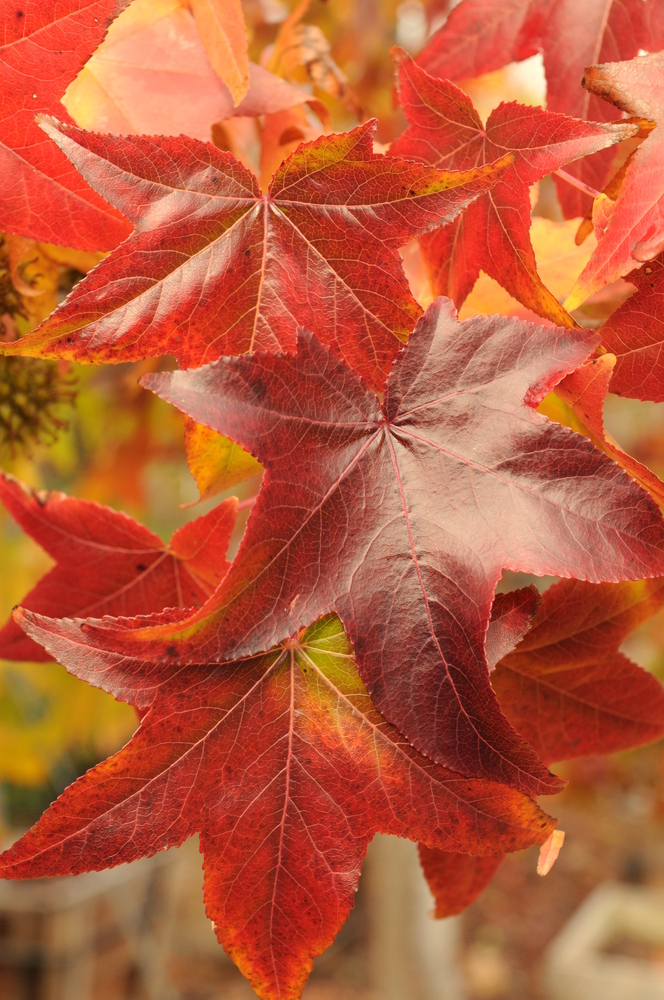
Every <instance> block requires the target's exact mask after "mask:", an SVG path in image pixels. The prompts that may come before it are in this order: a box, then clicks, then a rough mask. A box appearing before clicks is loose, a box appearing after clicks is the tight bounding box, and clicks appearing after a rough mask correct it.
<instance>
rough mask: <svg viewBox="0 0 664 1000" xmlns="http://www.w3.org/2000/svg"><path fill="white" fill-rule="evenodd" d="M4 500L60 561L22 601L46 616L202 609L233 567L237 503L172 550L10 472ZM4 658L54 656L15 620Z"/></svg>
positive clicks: (213, 514)
mask: <svg viewBox="0 0 664 1000" xmlns="http://www.w3.org/2000/svg"><path fill="white" fill-rule="evenodd" d="M0 501H2V503H3V504H4V506H5V508H6V509H7V510H8V511H9V513H10V514H11V515H12V517H13V518H14V520H15V521H16V522H17V523H18V524H20V526H21V527H22V528H23V530H24V531H25V532H26V533H27V534H28V535H30V537H31V538H33V539H34V540H35V541H36V542H37V543H38V544H39V545H41V547H42V548H43V549H44V550H45V551H46V552H48V554H49V555H50V556H51V557H52V558H53V559H54V560H55V562H56V565H55V566H54V567H53V569H52V570H50V572H48V573H47V574H46V576H44V577H42V579H41V580H40V581H39V583H38V584H37V585H36V587H34V589H33V590H31V591H30V593H28V594H26V596H25V597H24V598H23V601H22V602H21V603H22V605H23V607H25V608H29V609H30V610H31V611H36V612H38V613H39V614H42V615H49V616H50V617H53V618H75V617H87V616H93V617H99V618H101V617H102V616H103V615H146V614H150V613H151V612H154V611H162V610H163V609H164V608H195V607H200V606H201V604H204V603H205V601H206V600H207V599H208V598H209V597H210V595H211V594H212V593H213V591H214V589H215V587H216V586H217V584H219V583H220V581H221V580H222V579H223V577H224V576H225V575H226V572H227V570H228V567H229V563H228V562H227V560H226V550H227V548H228V542H229V539H230V534H231V531H232V530H233V526H234V524H235V517H236V513H237V500H236V498H235V497H231V498H230V499H229V500H225V501H224V502H223V503H221V504H219V506H218V507H215V508H214V509H213V510H212V511H210V513H208V514H205V515H204V516H203V517H199V518H197V519H196V520H195V521H190V522H189V524H185V525H184V527H182V528H179V529H178V530H177V531H176V532H175V534H174V535H173V537H172V538H171V541H170V543H169V544H168V545H164V543H163V542H162V540H161V538H159V536H158V535H155V534H154V533H153V532H152V531H149V530H148V529H147V528H146V527H145V526H144V525H142V524H139V522H138V521H135V520H134V519H133V517H129V516H128V515H127V514H123V513H121V512H120V511H116V510H112V509H111V508H110V507H102V506H101V505H100V504H98V503H93V502H92V501H90V500H77V499H76V498H74V497H68V496H65V494H64V493H57V492H50V493H49V492H43V491H36V490H31V489H29V488H28V487H27V486H24V485H23V483H20V482H19V481H18V480H17V479H14V477H13V476H10V475H9V474H8V473H6V472H3V473H1V474H0ZM0 658H2V659H5V660H32V661H39V660H49V659H50V658H51V657H50V656H49V655H48V653H47V652H46V650H45V649H44V648H43V647H42V646H39V645H38V644H37V643H36V642H33V641H32V639H29V638H28V637H27V636H26V635H25V633H24V632H23V631H21V629H20V628H19V627H18V625H17V624H16V623H15V622H14V621H13V620H12V619H10V620H9V621H8V622H7V624H6V625H5V626H4V627H3V628H2V629H0Z"/></svg>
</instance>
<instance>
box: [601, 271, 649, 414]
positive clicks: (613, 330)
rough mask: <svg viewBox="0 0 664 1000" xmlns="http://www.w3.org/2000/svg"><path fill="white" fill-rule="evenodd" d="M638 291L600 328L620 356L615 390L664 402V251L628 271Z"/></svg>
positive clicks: (633, 397)
mask: <svg viewBox="0 0 664 1000" xmlns="http://www.w3.org/2000/svg"><path fill="white" fill-rule="evenodd" d="M626 280H627V281H629V282H631V283H632V284H633V285H636V287H637V289H638V291H637V294H636V295H633V296H632V297H631V298H630V299H628V300H627V302H623V304H622V305H621V306H619V308H618V309H616V311H615V312H614V313H613V314H612V315H611V316H610V317H609V319H608V320H607V321H606V323H604V325H603V326H602V328H601V330H600V331H599V333H600V336H601V338H602V343H603V344H604V345H605V346H606V347H607V348H608V349H609V351H611V353H612V354H615V356H616V366H615V368H614V371H613V376H612V378H611V392H615V393H617V395H618V396H630V397H631V398H632V399H650V400H652V401H653V402H655V403H662V402H664V352H663V348H664V254H660V255H659V257H657V258H655V260H653V261H651V262H650V263H649V264H646V265H645V266H644V267H642V268H640V269H638V270H636V271H632V272H631V273H630V274H628V275H626Z"/></svg>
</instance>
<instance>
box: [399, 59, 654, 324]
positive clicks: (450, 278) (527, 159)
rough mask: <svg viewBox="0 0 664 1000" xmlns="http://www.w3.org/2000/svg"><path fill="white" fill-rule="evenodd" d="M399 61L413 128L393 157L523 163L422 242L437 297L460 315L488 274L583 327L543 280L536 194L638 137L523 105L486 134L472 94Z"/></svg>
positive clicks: (543, 311)
mask: <svg viewBox="0 0 664 1000" xmlns="http://www.w3.org/2000/svg"><path fill="white" fill-rule="evenodd" d="M397 58H398V62H399V97H400V101H401V106H402V107H403V110H404V114H405V115H406V118H407V120H408V128H407V129H406V131H405V132H404V133H403V134H402V135H401V136H400V137H399V138H398V139H397V141H396V142H395V143H394V144H393V145H392V148H391V152H393V153H394V154H395V155H397V156H405V157H408V158H409V159H412V160H417V161H419V162H424V163H430V164H432V165H434V166H436V167H438V168H439V169H442V168H444V169H446V170H449V169H454V170H468V169H471V168H473V167H479V166H481V165H482V164H483V163H487V162H490V161H492V160H496V159H497V158H498V157H500V156H504V155H505V154H506V153H508V152H510V153H512V154H513V155H514V161H513V163H512V164H511V166H509V167H508V168H507V169H506V170H505V171H504V173H503V174H501V176H500V178H499V179H498V181H497V183H496V184H495V185H494V186H493V188H492V189H491V190H490V191H489V192H487V194H485V195H483V196H482V197H481V198H478V199H477V200H476V201H475V202H474V203H473V204H472V205H470V206H469V208H468V209H466V211H465V212H464V213H463V214H462V215H461V216H460V217H459V218H458V219H457V220H456V221H455V222H454V223H452V224H450V225H446V226H445V227H444V228H442V229H437V230H435V231H434V232H431V233H427V234H426V235H424V236H422V237H420V246H421V247H422V252H423V255H424V259H425V261H426V265H427V269H428V271H429V277H430V280H431V284H432V288H433V291H434V294H436V295H448V296H449V297H450V298H451V299H453V301H454V303H455V304H456V306H457V308H460V307H461V305H462V303H463V301H464V299H465V298H466V296H467V295H468V293H469V292H470V291H471V290H472V287H473V285H474V284H475V282H476V281H477V278H478V277H479V273H480V269H481V270H483V271H484V272H485V273H486V274H488V275H490V277H492V278H494V279H495V280H496V281H498V282H499V283H500V284H501V285H502V286H503V288H505V289H507V291H508V292H509V293H510V295H513V296H514V298H516V299H518V300H519V301H520V302H521V303H522V304H523V305H524V306H526V308H527V309H531V310H532V311H533V312H535V313H537V314H538V315H540V316H543V317H544V318H545V319H548V320H551V321H552V322H553V323H557V324H558V325H560V326H570V327H573V326H574V325H575V323H574V320H573V319H572V317H571V316H570V315H569V314H568V313H567V312H566V311H565V309H563V307H562V306H561V305H560V303H559V302H558V300H557V299H556V297H555V296H554V295H553V294H552V293H551V292H550V291H549V289H548V288H547V287H546V285H544V284H543V282H542V281H541V280H540V277H539V275H538V273H537V263H536V260H535V251H534V250H533V247H532V244H531V242H530V224H531V218H530V195H529V189H530V186H531V185H532V184H534V183H535V182H536V181H538V180H540V178H542V177H544V175H545V174H549V173H551V172H552V171H554V170H556V169H558V167H561V166H562V165H563V164H564V163H568V162H569V161H570V160H575V159H578V158H579V157H581V156H585V155H587V154H588V153H594V152H596V151H597V150H598V149H603V148H605V147H607V146H610V145H612V144H613V143H615V142H618V141H619V140H620V139H624V138H627V137H629V136H631V135H633V134H634V133H635V132H636V131H638V129H637V127H636V126H635V125H630V124H627V123H625V124H612V125H607V124H601V123H596V122H584V121H580V120H579V119H576V118H567V117H565V115H561V114H553V113H552V112H550V111H543V110H542V109H541V108H533V107H526V106H524V105H522V104H516V103H511V104H501V105H500V106H499V107H497V108H496V109H495V110H494V111H492V112H491V115H490V116H489V119H488V121H487V123H486V126H484V125H483V124H482V121H481V119H480V117H479V115H478V114H477V112H476V111H475V109H474V107H473V105H472V102H471V100H470V98H469V97H467V96H466V94H464V92H463V91H462V90H460V89H459V88H458V87H456V86H455V85H454V84H453V83H450V82H449V81H447V80H438V79H435V78H434V77H431V76H429V75H428V74H427V73H426V72H425V71H424V70H423V69H421V68H420V67H419V66H418V65H417V64H416V63H414V62H413V61H412V59H410V58H409V57H408V56H406V55H405V53H401V54H400V55H399V54H397Z"/></svg>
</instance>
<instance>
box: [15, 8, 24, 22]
mask: <svg viewBox="0 0 664 1000" xmlns="http://www.w3.org/2000/svg"><path fill="white" fill-rule="evenodd" d="M16 16H17V18H18V19H19V21H20V20H21V18H22V17H25V11H24V10H17V11H16Z"/></svg>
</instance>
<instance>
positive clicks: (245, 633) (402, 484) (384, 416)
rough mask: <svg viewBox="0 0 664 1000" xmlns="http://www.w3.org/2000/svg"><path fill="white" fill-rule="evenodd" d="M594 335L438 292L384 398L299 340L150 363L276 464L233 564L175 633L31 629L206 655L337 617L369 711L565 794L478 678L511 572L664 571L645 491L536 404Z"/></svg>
mask: <svg viewBox="0 0 664 1000" xmlns="http://www.w3.org/2000/svg"><path fill="white" fill-rule="evenodd" d="M595 342H596V338H595V336H594V335H593V334H591V333H587V332H582V331H565V330H561V329H558V328H553V327H551V328H545V327H539V326H535V325H532V324H527V323H523V322H521V321H519V320H515V319H507V318H502V317H495V316H494V317H488V318H487V317H477V318H475V319H472V320H469V321H467V322H465V323H461V324H460V323H458V322H457V320H456V315H455V313H454V310H453V308H452V306H451V304H450V303H449V302H447V301H445V300H442V299H440V300H438V301H437V302H436V303H434V305H433V306H432V307H431V308H430V309H429V310H428V312H427V314H426V315H425V316H424V317H423V318H422V320H420V322H419V323H418V325H417V326H416V328H415V330H414V332H413V334H412V335H411V337H410V340H409V342H408V345H407V346H406V347H405V348H404V349H403V351H402V352H401V354H400V355H399V357H398V358H397V360H396V361H395V363H394V365H393V367H392V370H391V372H390V376H389V379H388V382H387V386H386V389H385V395H384V399H383V403H382V405H379V402H378V400H377V399H376V397H375V396H374V395H373V394H372V393H371V392H370V391H369V390H368V389H367V387H366V385H364V384H363V383H362V381H361V380H360V379H359V378H358V377H357V376H356V375H355V374H354V373H353V372H352V371H351V370H350V369H349V368H348V366H347V365H346V364H345V363H344V362H343V361H341V360H339V359H337V358H336V357H334V355H332V354H331V353H330V351H329V350H327V349H326V348H325V347H324V346H323V345H321V344H320V342H319V341H318V340H317V339H316V338H315V337H313V336H312V335H310V334H306V333H301V334H300V335H299V344H298V353H297V354H296V355H288V356H278V355H264V354H256V355H254V356H252V357H238V358H222V359H221V360H220V361H218V362H216V363H215V364H212V365H209V366H206V367H205V368H202V369H198V370H194V371H188V372H175V373H171V374H155V375H150V376H147V377H146V379H145V382H146V384H147V385H148V386H149V387H150V388H152V389H154V390H156V391H157V392H158V393H159V395H161V396H162V397H163V398H165V399H167V400H169V401H170V402H173V403H175V404H176V405H177V406H178V407H180V408H181V409H182V410H184V411H185V412H187V413H188V414H189V415H190V416H192V417H193V419H195V420H196V421H198V422H200V423H205V424H207V425H208V426H210V427H212V428H213V429H215V430H217V431H219V432H221V433H223V434H225V435H227V436H228V437H230V438H231V439H232V440H234V441H237V443H239V444H240V445H241V446H242V447H243V448H245V449H246V450H247V451H250V452H251V453H252V454H253V455H254V457H255V458H257V459H258V461H259V462H261V463H262V464H263V466H264V467H265V468H266V470H267V471H266V473H265V476H264V478H263V485H262V489H261V493H260V494H259V497H258V500H257V502H256V505H255V506H254V508H253V511H252V515H251V518H250V521H249V524H248V527H247V532H246V534H245V536H244V539H243V541H242V545H241V547H240V550H239V552H238V555H237V557H236V559H235V562H234V563H233V566H232V567H231V569H230V571H229V573H228V576H227V577H226V578H225V580H224V581H223V582H222V584H221V585H220V587H219V588H218V589H217V591H216V592H215V594H214V596H213V598H211V600H210V601H208V602H207V604H206V605H204V607H203V608H202V609H201V611H200V612H197V613H195V614H194V615H192V616H190V617H189V618H187V617H186V616H184V615H181V616H180V618H179V620H178V624H177V627H174V625H173V620H172V618H169V619H168V623H166V624H162V625H160V624H159V623H160V619H159V617H158V616H156V617H155V618H154V619H145V620H144V621H142V622H137V623H136V627H134V628H130V627H128V626H127V625H125V624H115V623H113V622H111V621H108V620H107V621H105V622H90V621H88V622H49V623H45V624H44V623H42V624H41V625H40V626H39V628H40V629H42V630H46V631H49V630H50V631H51V632H52V633H53V635H54V636H56V635H60V636H64V637H66V639H67V642H68V643H71V644H74V645H75V644H76V643H78V644H79V646H80V655H81V657H82V658H85V657H88V656H89V655H90V649H92V648H97V649H99V650H105V651H106V652H107V654H108V655H109V656H110V657H111V659H113V658H114V657H115V654H121V657H123V658H124V657H126V658H127V659H130V658H132V657H135V658H137V660H139V661H143V660H160V661H161V660H162V659H163V660H164V661H168V662H173V663H187V662H189V663H191V662H195V663H199V662H201V661H202V660H213V661H216V660H217V659H225V658H228V657H229V656H233V657H236V656H245V655H252V654H254V653H256V652H258V651H259V650H264V649H268V648H270V647H271V646H272V645H274V644H275V643H276V642H278V641H280V640H282V639H283V638H286V637H287V636H289V635H292V634H294V633H295V632H296V631H297V629H299V628H300V627H302V626H303V625H306V624H307V623H308V622H311V621H312V620H315V619H316V618H318V617H319V616H320V615H321V614H324V613H327V612H329V611H331V610H334V611H336V612H338V614H339V615H340V617H341V619H342V621H343V622H344V626H345V628H346V631H347V632H348V633H349V635H350V638H351V640H352V642H353V645H354V648H355V653H356V656H357V658H358V665H359V669H360V673H361V674H362V676H363V678H364V680H365V683H366V684H367V687H368V688H369V691H370V693H371V695H372V697H373V699H374V701H375V703H376V705H377V707H378V708H379V710H380V711H381V712H383V714H384V715H385V716H386V717H387V718H388V719H389V721H391V722H392V723H394V724H395V725H396V726H398V728H399V729H400V730H401V731H402V732H403V733H404V735H405V736H406V737H407V738H408V739H409V741H410V742H412V743H413V744H414V745H415V746H417V747H418V749H420V750H422V751H423V752H425V753H426V754H427V755H429V756H431V757H432V758H433V759H436V760H437V761H438V762H440V763H444V764H446V766H449V767H453V769H454V770H458V771H461V772H462V773H471V774H480V775H485V776H487V777H492V778H496V779H498V780H502V781H508V782H510V783H513V784H515V785H516V786H517V787H521V788H523V789H525V790H528V791H531V792H534V791H536V792H540V791H547V790H548V791H550V790H552V789H555V788H557V787H559V782H558V779H556V778H554V777H552V776H551V775H548V773H547V772H546V770H545V769H543V767H542V765H541V764H540V763H539V762H538V760H537V758H536V757H535V756H534V755H533V753H532V751H531V749H530V748H529V747H528V746H527V745H526V744H525V743H524V742H522V741H521V740H519V739H518V738H517V737H516V736H515V734H514V732H513V730H512V729H511V728H510V727H509V726H508V725H507V723H506V720H505V719H504V717H503V716H502V714H501V712H500V710H499V708H498V703H497V701H496V699H495V697H494V695H493V692H492V690H491V687H490V684H489V678H488V671H487V667H486V660H485V656H484V636H485V632H486V628H487V624H488V621H489V615H490V611H491V604H492V601H493V591H494V587H495V585H496V583H497V580H498V578H499V576H500V573H501V569H502V568H503V567H508V568H511V569H514V570H524V571H527V572H531V573H536V574H569V575H573V576H575V577H578V578H586V579H591V580H602V579H607V580H617V579H620V578H626V577H636V578H641V577H646V576H653V575H656V574H661V573H663V572H664V522H662V518H661V515H660V513H659V511H658V509H657V508H656V506H655V504H654V503H653V501H652V500H651V499H650V497H649V496H648V495H647V494H646V493H645V492H644V491H643V490H642V489H641V488H640V487H639V486H637V484H636V483H634V482H633V481H632V480H630V479H629V477H627V476H626V474H625V473H624V472H623V470H622V469H620V468H619V466H617V465H616V464H615V463H613V462H611V461H609V460H608V459H607V458H606V456H605V455H603V454H601V452H599V451H597V449H595V448H594V447H593V446H592V445H591V444H590V442H589V441H588V440H587V439H585V438H582V437H580V436H578V435H575V434H572V433H571V432H570V431H568V430H567V429H566V428H563V427H560V426H559V425H557V424H552V423H549V421H547V420H546V418H545V417H542V416H540V415H539V414H537V413H536V412H535V407H536V406H537V404H538V402H539V401H540V399H541V398H542V396H543V395H544V394H545V393H547V392H548V391H549V390H550V389H551V387H552V386H553V385H554V384H555V383H556V382H557V381H559V380H560V379H561V378H562V376H563V375H564V374H565V373H566V372H569V371H570V370H572V369H574V368H576V367H577V366H578V365H579V364H580V363H581V361H582V360H583V359H584V358H585V357H586V355H587V354H588V353H589V351H590V350H591V348H592V346H593V345H594V343H595ZM31 620H32V619H31V616H30V615H29V614H27V615H26V622H27V624H26V627H27V628H28V630H29V631H30V630H31V628H32V626H31V625H30V621H31ZM40 641H44V640H43V636H42V638H41V639H40ZM50 641H51V640H49V642H50ZM52 641H55V638H53V640H52ZM49 648H50V646H49ZM68 655H72V654H71V653H70V654H68ZM95 655H98V654H95Z"/></svg>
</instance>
